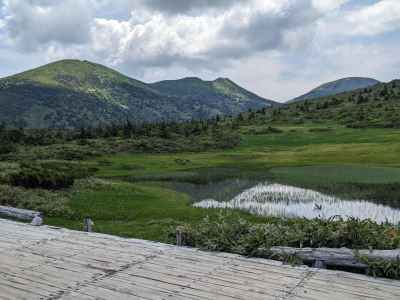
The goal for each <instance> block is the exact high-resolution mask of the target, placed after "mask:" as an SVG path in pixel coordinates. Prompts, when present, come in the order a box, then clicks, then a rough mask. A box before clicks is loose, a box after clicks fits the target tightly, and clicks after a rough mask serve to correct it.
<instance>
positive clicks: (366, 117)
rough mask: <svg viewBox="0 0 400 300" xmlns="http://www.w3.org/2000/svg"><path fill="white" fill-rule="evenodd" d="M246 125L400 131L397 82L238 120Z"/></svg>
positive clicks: (293, 104)
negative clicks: (332, 125)
mask: <svg viewBox="0 0 400 300" xmlns="http://www.w3.org/2000/svg"><path fill="white" fill-rule="evenodd" d="M240 119H244V120H245V121H244V122H247V123H248V124H250V125H251V124H302V123H318V124H319V123H335V124H340V125H344V126H347V127H353V128H363V127H387V128H400V80H393V81H391V82H389V83H380V84H377V85H374V86H372V87H369V88H365V89H358V90H356V91H352V92H347V93H342V94H338V95H335V96H328V97H322V98H318V101H314V100H303V101H299V102H294V103H289V104H286V105H284V106H282V107H279V108H276V109H271V110H266V111H258V112H256V113H252V114H246V115H245V116H243V115H242V116H241V118H240Z"/></svg>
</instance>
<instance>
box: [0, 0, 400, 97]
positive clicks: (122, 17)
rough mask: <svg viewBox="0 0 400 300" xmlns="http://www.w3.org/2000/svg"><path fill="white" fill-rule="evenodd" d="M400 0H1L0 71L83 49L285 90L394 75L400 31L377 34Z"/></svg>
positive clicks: (115, 60)
mask: <svg viewBox="0 0 400 300" xmlns="http://www.w3.org/2000/svg"><path fill="white" fill-rule="evenodd" d="M2 3H3V8H1V7H2V5H1V4H2ZM399 6H400V0H381V1H378V2H376V1H375V2H371V1H365V2H364V1H363V0H361V1H360V0H238V1H236V0H235V1H234V0H216V1H211V0H210V1H209V0H63V1H55V0H29V1H27V0H0V54H1V55H2V56H3V57H2V58H0V66H1V68H0V76H1V75H5V74H10V73H12V71H13V70H14V71H21V70H23V69H27V68H30V67H32V66H35V65H40V64H43V63H46V62H49V61H52V60H57V59H62V58H81V59H89V60H93V61H96V62H99V63H103V64H107V65H109V66H112V67H115V68H117V69H119V70H121V71H123V72H125V73H127V74H128V75H131V76H134V77H137V78H138V79H143V80H148V81H154V80H161V79H169V78H178V77H182V76H202V77H205V78H207V79H212V78H214V77H219V76H224V77H232V78H233V79H234V80H237V81H238V83H239V84H243V85H244V86H245V87H249V88H250V89H252V90H254V91H256V92H258V93H260V94H262V95H264V96H266V97H269V98H276V99H287V98H290V97H294V96H297V95H298V94H300V93H302V92H305V91H306V89H309V88H311V87H313V86H314V85H316V84H319V83H322V82H323V81H325V80H332V79H335V78H336V77H343V76H346V74H347V75H359V76H373V77H375V76H376V77H378V79H389V78H390V77H394V76H397V74H398V72H397V71H396V70H395V67H397V69H398V67H399V64H400V59H397V56H398V55H397V54H395V53H396V51H397V50H400V49H399V48H400V46H399V44H400V35H399V39H398V40H397V41H388V40H384V39H379V37H380V35H381V34H383V33H386V32H390V31H394V32H396V30H399V29H400V11H399ZM391 39H393V40H396V38H395V37H393V38H391ZM375 40H376V43H375V42H374V41H375ZM378 40H379V41H378ZM390 62H392V63H391V64H390ZM389 64H390V65H389ZM374 74H375V75H374Z"/></svg>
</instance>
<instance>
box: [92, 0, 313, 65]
mask: <svg viewBox="0 0 400 300" xmlns="http://www.w3.org/2000/svg"><path fill="white" fill-rule="evenodd" d="M222 2H226V1H222ZM222 2H221V3H222ZM193 3H194V4H195V3H197V2H196V1H194V2H193ZM221 5H222V4H221ZM317 18H318V14H317V12H316V11H315V10H314V9H313V6H312V5H311V2H310V1H308V0H300V1H269V2H264V1H258V0H254V1H248V2H246V4H244V3H242V4H241V5H235V6H232V7H231V8H230V9H227V10H225V11H224V12H221V13H218V14H215V15H214V14H212V15H209V14H200V15H181V14H178V15H173V16H171V15H164V14H162V13H151V14H150V13H147V12H143V11H134V12H132V16H131V18H130V19H129V20H128V21H118V20H107V19H102V18H98V19H96V20H95V25H94V26H93V28H92V38H93V43H92V46H93V50H94V52H96V53H98V54H99V55H100V56H102V57H105V58H106V57H107V58H108V61H109V63H111V64H113V65H119V64H125V63H126V64H130V65H132V66H136V67H140V66H147V67H149V66H150V67H154V66H159V67H163V66H169V65H175V64H179V63H183V64H186V65H187V66H188V67H189V68H192V67H203V68H216V67H218V66H224V65H225V64H226V63H227V62H228V61H229V60H232V59H238V58H240V57H244V56H250V55H252V54H253V53H256V52H259V51H266V50H278V49H283V48H285V49H290V48H292V47H293V46H300V45H302V44H301V43H299V41H295V40H296V34H292V33H299V32H300V31H303V32H306V33H307V35H309V34H310V32H311V33H312V28H311V26H310V25H311V24H312V23H313V22H315V21H316V19H317ZM311 35H312V34H311ZM300 36H302V37H304V38H305V35H300Z"/></svg>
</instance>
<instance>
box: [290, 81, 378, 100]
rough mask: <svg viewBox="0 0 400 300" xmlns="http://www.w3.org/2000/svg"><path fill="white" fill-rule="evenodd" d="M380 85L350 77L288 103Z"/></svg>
mask: <svg viewBox="0 0 400 300" xmlns="http://www.w3.org/2000/svg"><path fill="white" fill-rule="evenodd" d="M378 83H380V82H379V81H378V80H375V79H373V78H364V77H348V78H342V79H339V80H335V81H332V82H328V83H325V84H323V85H320V86H319V87H317V88H315V89H313V90H311V91H310V92H308V93H307V94H304V95H302V96H299V97H297V98H294V99H292V100H290V101H288V103H292V102H298V101H302V100H306V99H309V100H311V99H317V98H321V97H326V96H333V95H337V94H340V93H344V92H350V91H354V90H357V89H362V88H367V87H370V86H373V85H376V84H378Z"/></svg>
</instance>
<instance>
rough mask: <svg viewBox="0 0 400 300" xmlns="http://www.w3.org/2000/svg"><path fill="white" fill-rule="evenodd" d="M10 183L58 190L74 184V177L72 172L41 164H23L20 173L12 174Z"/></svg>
mask: <svg viewBox="0 0 400 300" xmlns="http://www.w3.org/2000/svg"><path fill="white" fill-rule="evenodd" d="M10 183H11V185H13V186H22V187H25V188H33V189H36V188H42V189H48V190H57V189H63V188H68V187H70V186H72V185H73V184H74V177H73V175H72V174H67V173H64V172H62V171H59V170H56V169H50V168H43V167H42V166H40V165H23V166H21V170H20V171H19V172H18V173H15V174H11V175H10Z"/></svg>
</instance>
